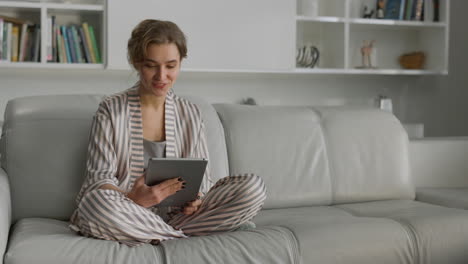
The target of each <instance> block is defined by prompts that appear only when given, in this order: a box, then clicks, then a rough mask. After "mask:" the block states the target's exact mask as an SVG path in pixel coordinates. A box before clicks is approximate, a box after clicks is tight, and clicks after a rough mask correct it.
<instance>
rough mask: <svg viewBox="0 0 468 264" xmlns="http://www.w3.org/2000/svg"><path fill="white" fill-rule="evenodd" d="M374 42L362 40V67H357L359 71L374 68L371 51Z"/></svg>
mask: <svg viewBox="0 0 468 264" xmlns="http://www.w3.org/2000/svg"><path fill="white" fill-rule="evenodd" d="M374 43H375V40H371V41H368V40H364V42H363V45H362V46H361V56H362V65H361V66H359V67H357V68H359V69H371V68H375V65H372V58H371V56H372V49H373V47H374Z"/></svg>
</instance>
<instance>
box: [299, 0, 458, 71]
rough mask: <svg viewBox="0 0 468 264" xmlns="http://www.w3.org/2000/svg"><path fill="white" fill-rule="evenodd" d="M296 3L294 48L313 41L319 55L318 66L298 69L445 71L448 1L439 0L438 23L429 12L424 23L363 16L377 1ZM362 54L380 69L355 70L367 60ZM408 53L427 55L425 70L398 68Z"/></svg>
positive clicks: (303, 0) (308, 0) (309, 1)
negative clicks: (402, 58)
mask: <svg viewBox="0 0 468 264" xmlns="http://www.w3.org/2000/svg"><path fill="white" fill-rule="evenodd" d="M296 1H297V2H296V6H297V8H296V16H295V21H296V23H295V24H296V45H295V46H296V49H298V48H301V47H303V46H304V45H307V46H311V45H312V46H315V47H316V48H317V49H318V50H319V53H320V58H319V60H318V64H317V65H316V67H318V68H317V69H315V68H314V69H298V70H296V71H297V72H299V73H325V74H328V73H336V74H365V75H372V74H378V75H432V74H440V75H446V74H448V48H449V35H448V32H449V21H450V19H449V18H450V16H449V10H450V9H449V6H450V0H441V1H440V6H439V11H440V12H439V20H440V22H432V20H431V19H430V16H428V17H427V19H428V20H427V21H410V20H395V19H376V18H361V17H362V16H363V11H364V7H365V6H367V8H368V9H369V8H370V9H375V3H376V2H375V0H341V1H335V0H333V1H328V0H296ZM428 14H430V13H429V12H428ZM369 43H373V45H372V46H371V47H367V49H366V45H369ZM366 52H370V57H369V58H370V61H371V65H373V66H377V67H378V69H358V68H354V67H357V66H360V65H361V64H363V63H364V62H363V61H365V62H367V61H368V59H367V57H364V55H365V54H364V53H366ZM412 52H424V53H425V55H426V56H425V61H424V65H423V68H424V70H405V69H402V68H401V65H400V62H399V58H400V57H401V56H402V55H404V54H408V53H412ZM366 56H367V55H366ZM363 57H364V58H363ZM296 65H298V63H296Z"/></svg>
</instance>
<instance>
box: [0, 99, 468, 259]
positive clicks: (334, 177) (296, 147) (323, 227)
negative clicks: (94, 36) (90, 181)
mask: <svg viewBox="0 0 468 264" xmlns="http://www.w3.org/2000/svg"><path fill="white" fill-rule="evenodd" d="M190 99H191V100H192V101H194V102H195V103H197V104H198V105H199V106H200V108H201V109H202V112H203V115H204V119H205V123H206V127H207V134H208V135H207V137H208V141H209V150H210V162H211V164H212V170H213V174H214V175H216V176H218V177H222V176H225V175H228V174H235V173H241V172H253V173H256V174H258V175H260V176H262V177H263V179H264V181H265V183H266V185H267V188H268V198H267V201H266V203H265V206H264V209H263V210H262V211H261V212H260V213H259V215H258V216H257V217H256V218H255V219H254V222H255V223H256V225H257V228H255V229H249V230H243V231H236V232H231V233H224V234H219V235H212V236H205V237H191V238H188V239H180V240H172V241H167V242H164V243H162V244H161V245H160V246H153V245H143V246H139V247H135V248H129V247H127V246H124V245H121V244H119V243H116V242H112V241H102V240H97V239H91V238H84V237H80V236H77V235H76V234H74V233H73V232H71V231H70V230H69V229H68V227H67V225H68V224H67V220H68V218H69V216H70V214H71V212H72V211H73V209H74V207H75V204H74V198H75V196H76V194H77V191H78V190H79V188H80V186H81V183H82V180H83V170H84V163H85V159H86V148H87V140H88V131H89V128H90V123H91V119H92V116H93V114H94V111H95V110H96V108H97V105H98V102H99V101H100V100H101V97H100V96H92V95H62V96H39V97H27V98H19V99H15V100H12V101H10V102H9V103H8V105H7V109H6V112H5V120H4V126H3V132H2V134H3V135H2V139H1V165H2V167H3V168H4V170H0V257H1V256H3V255H4V263H6V264H19V263H321V264H324V263H348V264H349V263H356V264H357V263H359V264H365V263H420V264H426V263H452V264H453V263H468V250H467V249H468V211H465V210H461V209H453V208H447V207H443V206H438V205H431V204H428V203H422V202H418V201H415V200H414V198H415V188H414V186H413V184H412V178H411V173H410V171H411V170H410V161H409V151H408V149H409V148H408V144H409V142H408V137H407V135H406V133H405V131H404V129H403V128H402V126H401V124H400V123H399V121H398V120H397V119H396V118H395V117H394V116H392V115H390V114H388V113H386V112H382V111H378V110H372V109H361V108H344V107H328V108H327V107H288V106H244V105H229V104H218V105H214V106H212V105H210V104H207V103H206V102H204V101H203V100H201V99H199V98H190Z"/></svg>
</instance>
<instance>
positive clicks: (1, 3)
mask: <svg viewBox="0 0 468 264" xmlns="http://www.w3.org/2000/svg"><path fill="white" fill-rule="evenodd" d="M0 7H12V8H42V7H44V8H51V9H67V10H83V11H104V6H103V5H92V4H68V3H44V2H39V3H34V2H17V1H0Z"/></svg>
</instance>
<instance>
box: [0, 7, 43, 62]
mask: <svg viewBox="0 0 468 264" xmlns="http://www.w3.org/2000/svg"><path fill="white" fill-rule="evenodd" d="M40 42H41V27H40V25H38V24H32V23H30V22H28V21H25V20H21V19H17V18H12V17H6V16H0V61H7V62H24V61H30V62H39V61H40V58H41V56H40V52H41V49H40V46H41V45H40Z"/></svg>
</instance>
